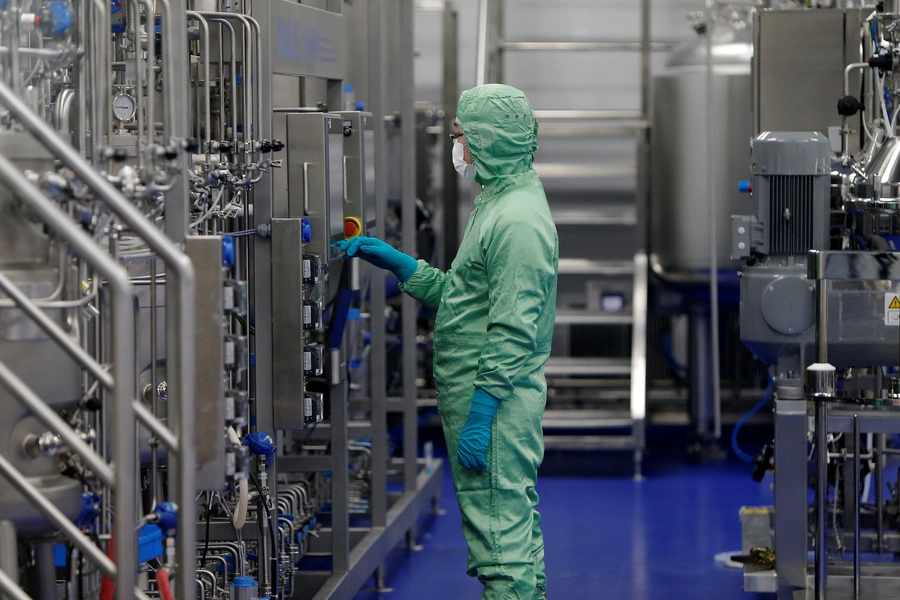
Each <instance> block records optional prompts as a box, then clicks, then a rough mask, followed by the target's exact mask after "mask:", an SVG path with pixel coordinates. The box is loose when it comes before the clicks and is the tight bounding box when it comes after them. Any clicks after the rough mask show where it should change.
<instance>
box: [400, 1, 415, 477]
mask: <svg viewBox="0 0 900 600" xmlns="http://www.w3.org/2000/svg"><path fill="white" fill-rule="evenodd" d="M399 4H400V61H401V65H402V67H401V70H400V77H401V92H400V103H401V106H400V115H401V116H400V123H401V125H400V126H401V131H400V136H401V137H400V143H401V161H400V164H401V165H402V180H401V181H402V184H401V185H402V195H403V203H402V208H401V211H402V221H403V251H404V252H406V253H407V254H409V255H410V256H416V254H417V252H416V130H415V122H416V113H415V106H414V101H415V90H414V87H413V81H414V80H413V77H414V68H413V67H414V64H413V54H414V51H413V32H414V26H413V0H402V1H401V2H400V3H399ZM402 315H403V457H404V466H403V490H404V492H406V493H409V492H414V491H415V490H416V476H417V475H418V463H417V460H416V459H417V458H418V430H417V428H418V409H417V407H416V400H417V398H418V390H417V388H416V375H417V368H418V351H417V348H416V316H417V315H416V304H415V300H413V299H412V297H411V296H408V295H404V296H403V304H402Z"/></svg>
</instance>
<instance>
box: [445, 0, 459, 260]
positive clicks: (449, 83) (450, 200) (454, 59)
mask: <svg viewBox="0 0 900 600" xmlns="http://www.w3.org/2000/svg"><path fill="white" fill-rule="evenodd" d="M443 21H444V23H443V30H444V51H443V55H444V56H443V63H444V65H443V66H444V73H443V75H444V77H443V79H444V82H443V100H442V101H443V104H444V113H445V116H444V152H443V155H442V156H443V161H442V162H443V171H442V181H441V184H442V186H443V194H442V195H443V201H444V231H443V234H444V253H443V254H444V255H443V257H442V258H443V262H442V263H441V264H442V266H443V267H444V268H449V267H450V265H451V264H452V263H453V259H454V258H456V250H457V248H458V247H459V176H458V175H457V174H456V169H455V168H454V167H453V161H452V160H449V158H450V157H449V154H450V152H451V148H452V146H450V145H448V144H447V140H448V139H449V136H450V134H451V133H453V123H454V121H455V120H456V103H457V99H458V98H459V33H458V29H457V12H456V9H455V8H454V7H453V6H452V5H451V4H450V3H449V2H448V3H447V4H446V5H445V7H444V12H443Z"/></svg>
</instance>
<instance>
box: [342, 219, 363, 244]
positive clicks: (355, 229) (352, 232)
mask: <svg viewBox="0 0 900 600" xmlns="http://www.w3.org/2000/svg"><path fill="white" fill-rule="evenodd" d="M361 233H362V223H360V221H359V219H357V218H356V217H345V218H344V237H346V238H347V239H350V238H353V237H356V236H358V235H359V234H361Z"/></svg>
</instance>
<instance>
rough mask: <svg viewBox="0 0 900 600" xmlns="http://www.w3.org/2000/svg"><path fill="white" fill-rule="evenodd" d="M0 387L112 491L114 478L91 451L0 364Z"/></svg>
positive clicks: (73, 431)
mask: <svg viewBox="0 0 900 600" xmlns="http://www.w3.org/2000/svg"><path fill="white" fill-rule="evenodd" d="M0 383H2V384H3V386H4V387H5V388H6V389H8V390H9V391H10V392H11V393H12V395H13V396H15V397H16V399H17V400H18V401H19V402H20V403H21V404H22V405H23V406H25V407H26V408H28V409H29V410H31V412H32V414H33V415H34V417H35V418H36V419H37V420H38V421H40V422H41V423H43V424H44V425H45V426H46V427H48V428H49V429H50V430H51V431H53V432H54V433H56V434H57V435H59V437H61V438H62V440H63V441H64V442H65V443H66V445H68V446H69V449H71V450H72V451H73V452H75V453H76V454H78V455H79V456H80V457H81V458H83V459H84V461H85V462H86V463H87V464H88V466H89V467H90V468H91V469H92V470H93V471H94V473H95V474H96V475H97V478H98V479H100V481H102V482H103V483H105V484H106V485H108V486H109V487H115V483H116V481H115V475H114V473H113V470H112V468H111V467H110V466H109V464H107V462H106V461H105V460H103V458H101V457H100V456H99V455H98V454H97V453H96V452H94V450H93V449H92V448H91V447H90V446H89V445H88V444H87V442H85V441H84V440H83V439H81V438H80V437H79V436H78V434H77V433H76V432H75V430H74V429H72V428H71V427H70V426H69V424H68V423H66V422H65V420H63V418H62V417H60V416H59V415H58V414H56V411H55V410H53V409H52V408H50V406H48V405H47V403H46V402H44V401H43V400H41V399H40V397H39V396H38V395H37V394H35V393H34V391H33V390H32V389H31V388H30V387H29V386H28V384H27V383H25V382H24V381H22V380H21V379H20V378H19V377H18V376H17V375H16V374H15V373H14V372H13V371H12V369H10V368H9V367H7V366H6V365H5V364H4V363H3V362H0Z"/></svg>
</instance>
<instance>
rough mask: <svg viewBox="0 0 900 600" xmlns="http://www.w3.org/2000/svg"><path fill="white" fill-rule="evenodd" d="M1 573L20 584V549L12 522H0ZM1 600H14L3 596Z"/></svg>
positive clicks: (0, 597)
mask: <svg viewBox="0 0 900 600" xmlns="http://www.w3.org/2000/svg"><path fill="white" fill-rule="evenodd" d="M0 571H2V572H3V573H6V574H7V575H8V576H9V578H10V579H12V581H13V582H14V583H16V584H18V583H19V547H18V544H17V543H16V526H15V525H14V524H13V522H12V521H7V520H5V519H4V520H3V521H0ZM0 600H12V597H11V596H8V595H6V594H3V595H2V596H0Z"/></svg>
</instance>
